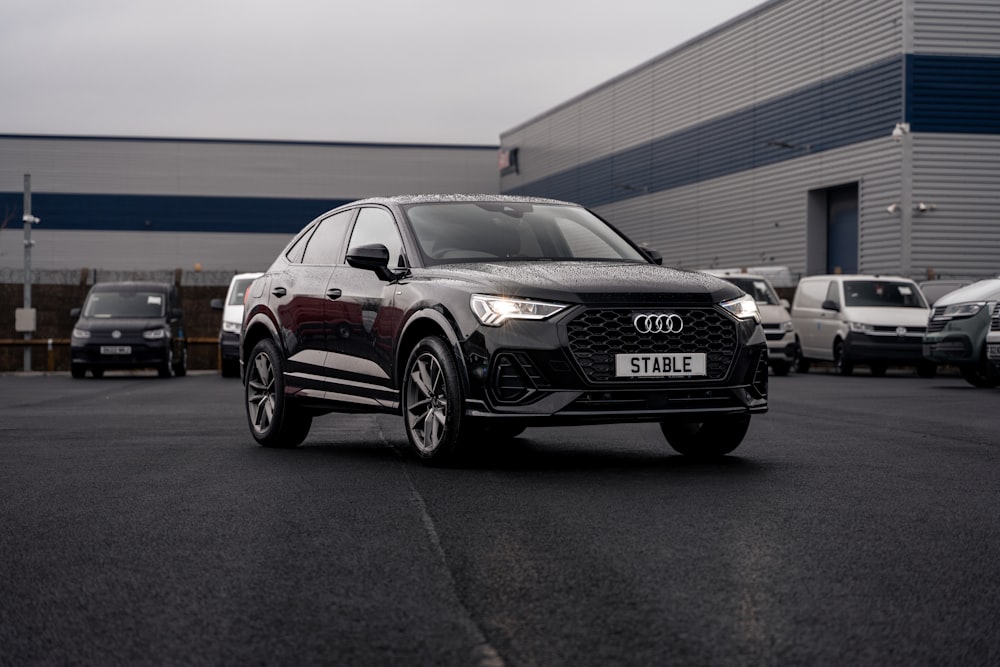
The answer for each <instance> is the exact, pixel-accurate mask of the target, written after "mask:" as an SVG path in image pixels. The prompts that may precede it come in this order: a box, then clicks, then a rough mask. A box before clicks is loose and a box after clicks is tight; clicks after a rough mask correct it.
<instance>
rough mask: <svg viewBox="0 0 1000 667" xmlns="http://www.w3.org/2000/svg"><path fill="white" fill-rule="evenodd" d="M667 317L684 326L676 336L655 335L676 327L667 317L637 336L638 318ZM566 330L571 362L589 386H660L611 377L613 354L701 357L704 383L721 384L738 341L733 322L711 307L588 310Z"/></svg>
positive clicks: (613, 362)
mask: <svg viewBox="0 0 1000 667" xmlns="http://www.w3.org/2000/svg"><path fill="white" fill-rule="evenodd" d="M671 314H674V315H676V316H678V317H679V318H680V320H681V322H682V323H683V325H682V327H681V329H680V331H679V332H672V333H665V332H659V331H656V329H657V328H663V329H664V330H667V331H670V330H672V329H674V328H676V326H674V325H672V324H667V320H666V319H665V318H664V319H663V323H664V324H663V325H662V327H657V326H653V327H646V326H644V327H640V328H643V329H644V330H645V329H648V328H652V329H653V331H650V332H649V333H640V332H639V331H638V330H637V329H636V326H635V324H634V320H635V318H636V317H637V316H645V315H653V316H656V315H664V316H667V315H671ZM671 321H672V320H671ZM643 323H644V324H645V321H644V322H643ZM566 329H567V334H568V336H569V348H570V352H571V354H572V355H573V359H574V360H575V361H576V363H577V365H578V366H579V367H580V369H581V370H582V371H583V373H584V375H585V376H586V377H587V379H588V380H590V381H592V382H636V381H639V382H647V381H659V382H662V381H663V380H664V378H618V377H615V355H616V354H658V353H670V352H689V353H690V352H704V353H705V354H706V359H707V368H706V370H707V375H706V378H705V379H708V380H720V379H722V378H724V377H726V374H727V373H728V372H729V367H730V366H731V365H732V362H733V359H734V357H735V355H736V348H737V345H738V340H739V335H738V333H737V325H736V323H735V322H734V321H732V320H731V319H730V318H728V317H726V316H725V315H723V314H722V313H720V312H718V311H717V310H715V309H712V308H673V309H670V310H663V311H660V310H655V309H649V308H615V309H590V310H586V311H584V312H583V313H581V314H580V315H578V316H577V317H576V318H574V319H573V320H572V321H570V322H569V324H568V325H567V327H566ZM688 380H690V378H688Z"/></svg>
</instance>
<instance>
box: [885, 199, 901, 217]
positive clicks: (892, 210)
mask: <svg viewBox="0 0 1000 667" xmlns="http://www.w3.org/2000/svg"><path fill="white" fill-rule="evenodd" d="M885 210H886V211H888V212H889V215H896V214H897V213H899V204H897V203H896V202H892V203H891V204H889V205H888V206H886V207H885Z"/></svg>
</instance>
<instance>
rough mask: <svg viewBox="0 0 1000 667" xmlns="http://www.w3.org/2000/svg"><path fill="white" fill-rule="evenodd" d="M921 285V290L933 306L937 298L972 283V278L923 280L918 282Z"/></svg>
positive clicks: (928, 302) (928, 303) (929, 304)
mask: <svg viewBox="0 0 1000 667" xmlns="http://www.w3.org/2000/svg"><path fill="white" fill-rule="evenodd" d="M917 284H918V285H920V291H921V292H923V293H924V298H925V299H926V300H927V305H928V306H930V307H931V308H933V307H934V304H935V303H937V300H938V299H940V298H941V297H943V296H944V295H945V294H948V293H950V292H954V291H955V290H957V289H958V288H960V287H965V286H966V285H971V284H972V281H971V280H922V281H921V282H919V283H917Z"/></svg>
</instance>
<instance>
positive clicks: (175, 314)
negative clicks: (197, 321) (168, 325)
mask: <svg viewBox="0 0 1000 667" xmlns="http://www.w3.org/2000/svg"><path fill="white" fill-rule="evenodd" d="M183 317H184V311H182V310H181V309H180V308H171V309H170V321H171V322H180V321H181V319H183Z"/></svg>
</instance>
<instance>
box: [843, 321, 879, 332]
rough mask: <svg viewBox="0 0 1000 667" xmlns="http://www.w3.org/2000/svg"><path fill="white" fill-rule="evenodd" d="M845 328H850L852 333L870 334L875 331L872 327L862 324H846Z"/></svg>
mask: <svg viewBox="0 0 1000 667" xmlns="http://www.w3.org/2000/svg"><path fill="white" fill-rule="evenodd" d="M847 326H849V327H850V328H851V331H853V332H854V333H871V332H872V331H875V327H874V325H871V324H865V323H864V322H848V323H847Z"/></svg>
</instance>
